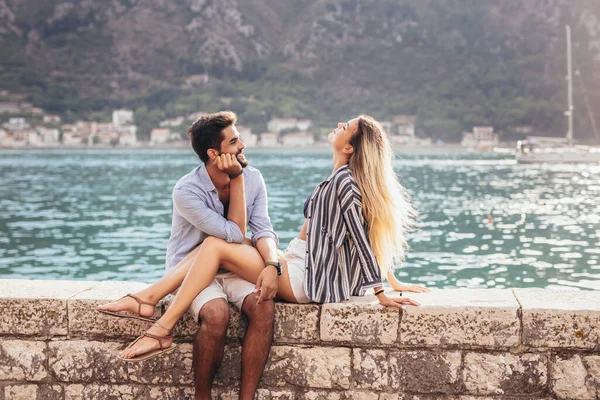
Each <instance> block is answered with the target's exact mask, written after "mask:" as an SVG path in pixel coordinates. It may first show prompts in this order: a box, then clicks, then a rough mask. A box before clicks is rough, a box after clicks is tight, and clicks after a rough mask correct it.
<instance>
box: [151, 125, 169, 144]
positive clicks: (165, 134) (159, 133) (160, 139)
mask: <svg viewBox="0 0 600 400" xmlns="http://www.w3.org/2000/svg"><path fill="white" fill-rule="evenodd" d="M169 140H171V131H170V130H168V129H166V128H160V129H152V131H150V144H162V143H167V142H168V141H169Z"/></svg>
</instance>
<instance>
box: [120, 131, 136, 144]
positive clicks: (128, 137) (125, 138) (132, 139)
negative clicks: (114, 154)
mask: <svg viewBox="0 0 600 400" xmlns="http://www.w3.org/2000/svg"><path fill="white" fill-rule="evenodd" d="M119 144H120V145H123V146H135V145H136V144H137V137H136V136H135V134H133V135H132V134H130V133H121V134H120V135H119Z"/></svg>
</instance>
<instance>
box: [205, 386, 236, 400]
mask: <svg viewBox="0 0 600 400" xmlns="http://www.w3.org/2000/svg"><path fill="white" fill-rule="evenodd" d="M211 395H212V396H213V398H214V399H218V400H238V399H239V390H238V389H232V388H219V390H218V392H217V395H216V396H215V394H214V393H211Z"/></svg>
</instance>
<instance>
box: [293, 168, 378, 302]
mask: <svg viewBox="0 0 600 400" xmlns="http://www.w3.org/2000/svg"><path fill="white" fill-rule="evenodd" d="M361 198H362V197H361V194H360V189H359V188H358V185H357V183H356V181H355V180H354V178H353V177H352V172H351V170H350V168H349V166H348V165H344V166H343V167H340V168H338V169H337V170H335V171H334V172H333V173H332V174H331V175H330V176H329V178H327V179H326V180H324V181H323V182H321V183H320V184H319V185H318V186H317V187H316V188H315V190H314V191H313V194H312V195H311V197H310V200H309V203H308V206H307V218H308V225H307V230H306V248H307V250H306V275H305V278H304V279H305V280H304V287H305V289H306V293H307V295H308V297H309V298H310V299H311V300H312V301H315V302H318V303H335V302H339V301H343V300H347V299H348V298H349V297H350V296H362V295H364V294H365V291H366V289H369V288H373V287H376V286H381V285H382V280H381V271H380V269H379V265H378V264H377V259H376V258H375V254H374V253H373V250H372V248H371V242H370V240H369V235H368V227H367V223H366V221H365V218H364V216H363V211H362V205H361Z"/></svg>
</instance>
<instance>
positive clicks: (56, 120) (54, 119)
mask: <svg viewBox="0 0 600 400" xmlns="http://www.w3.org/2000/svg"><path fill="white" fill-rule="evenodd" d="M60 121H61V120H60V116H58V115H54V114H47V115H44V122H45V123H47V124H60Z"/></svg>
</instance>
